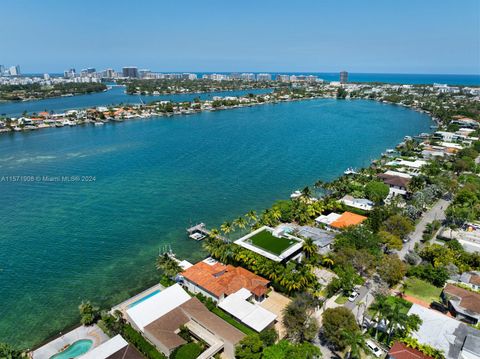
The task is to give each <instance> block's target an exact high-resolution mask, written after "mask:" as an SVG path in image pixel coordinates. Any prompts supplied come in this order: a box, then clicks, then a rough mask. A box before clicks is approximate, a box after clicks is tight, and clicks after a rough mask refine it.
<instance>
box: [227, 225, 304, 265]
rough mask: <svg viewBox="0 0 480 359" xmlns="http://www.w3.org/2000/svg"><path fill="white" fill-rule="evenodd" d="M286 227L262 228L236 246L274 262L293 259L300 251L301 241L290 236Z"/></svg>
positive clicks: (238, 240) (245, 237) (237, 242)
mask: <svg viewBox="0 0 480 359" xmlns="http://www.w3.org/2000/svg"><path fill="white" fill-rule="evenodd" d="M289 232H290V230H289V228H288V227H285V226H279V227H277V228H275V229H274V228H270V227H267V226H263V227H261V228H258V229H257V230H255V231H253V232H251V233H249V234H247V235H245V236H243V237H242V238H240V239H237V240H236V241H235V244H236V245H239V246H240V247H243V248H246V249H248V250H251V251H252V252H255V253H258V254H260V255H262V256H264V257H266V258H268V259H271V260H273V261H275V262H286V261H289V260H291V259H295V258H296V256H298V255H299V254H300V252H301V250H302V245H303V241H302V240H301V239H300V238H297V237H295V236H293V235H291V234H290V233H289Z"/></svg>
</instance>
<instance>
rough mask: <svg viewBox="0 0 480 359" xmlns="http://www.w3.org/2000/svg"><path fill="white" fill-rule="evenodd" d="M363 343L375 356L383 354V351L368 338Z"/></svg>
mask: <svg viewBox="0 0 480 359" xmlns="http://www.w3.org/2000/svg"><path fill="white" fill-rule="evenodd" d="M365 343H366V344H367V347H368V349H370V350H371V351H372V353H373V355H375V356H376V357H377V358H378V357H380V356H381V355H382V354H383V351H382V349H380V348H379V347H378V346H377V345H376V344H375V343H374V342H373V341H371V340H370V339H367V340H366V341H365Z"/></svg>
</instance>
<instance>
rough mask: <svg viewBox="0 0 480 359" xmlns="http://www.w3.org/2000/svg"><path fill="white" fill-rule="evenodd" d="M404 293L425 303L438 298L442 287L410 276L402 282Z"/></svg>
mask: <svg viewBox="0 0 480 359" xmlns="http://www.w3.org/2000/svg"><path fill="white" fill-rule="evenodd" d="M404 288H405V294H406V295H411V296H412V297H415V298H418V299H420V300H423V301H425V302H427V303H430V302H432V301H438V300H440V293H441V292H442V288H437V287H435V286H434V285H432V284H430V283H428V282H425V281H424V280H421V279H418V278H415V277H410V278H408V279H407V280H406V281H405V283H404Z"/></svg>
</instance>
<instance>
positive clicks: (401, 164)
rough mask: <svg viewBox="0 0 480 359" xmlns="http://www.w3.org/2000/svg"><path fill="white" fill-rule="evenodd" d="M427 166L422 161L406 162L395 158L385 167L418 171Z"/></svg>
mask: <svg viewBox="0 0 480 359" xmlns="http://www.w3.org/2000/svg"><path fill="white" fill-rule="evenodd" d="M426 164H427V162H426V161H423V160H415V161H407V160H404V159H401V158H397V159H395V160H393V161H390V162H388V163H387V164H386V165H387V166H395V167H397V166H398V167H408V168H412V169H416V170H418V169H420V168H422V167H423V166H425V165H426Z"/></svg>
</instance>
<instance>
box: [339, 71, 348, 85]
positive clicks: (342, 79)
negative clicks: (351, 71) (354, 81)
mask: <svg viewBox="0 0 480 359" xmlns="http://www.w3.org/2000/svg"><path fill="white" fill-rule="evenodd" d="M347 82H348V72H347V71H342V72H340V83H341V84H346V83H347Z"/></svg>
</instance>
